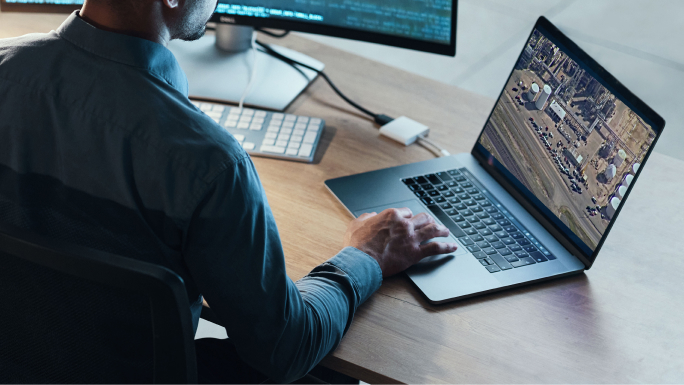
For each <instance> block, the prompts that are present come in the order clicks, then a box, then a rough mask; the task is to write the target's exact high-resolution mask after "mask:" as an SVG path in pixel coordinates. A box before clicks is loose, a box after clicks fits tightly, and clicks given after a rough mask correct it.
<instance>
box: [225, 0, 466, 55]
mask: <svg viewBox="0 0 684 385" xmlns="http://www.w3.org/2000/svg"><path fill="white" fill-rule="evenodd" d="M456 9H457V0H304V1H296V2H295V1H289V2H284V1H279V0H242V1H234V0H219V3H218V6H217V8H216V12H215V13H214V16H213V18H212V21H216V22H220V23H226V24H238V25H249V26H256V27H266V28H276V29H285V30H290V31H301V32H309V33H315V34H320V35H328V36H336V37H342V38H347V39H354V40H361V41H367V42H372V43H380V44H385V45H390V46H395V47H401V48H409V49H414V50H418V51H425V52H432V53H437V54H442V55H450V56H454V55H455V54H456Z"/></svg>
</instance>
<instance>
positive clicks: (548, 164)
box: [479, 30, 656, 250]
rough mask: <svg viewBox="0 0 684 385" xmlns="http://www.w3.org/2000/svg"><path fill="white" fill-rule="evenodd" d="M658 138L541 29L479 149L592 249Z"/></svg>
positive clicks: (504, 95) (532, 40)
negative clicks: (502, 166)
mask: <svg viewBox="0 0 684 385" xmlns="http://www.w3.org/2000/svg"><path fill="white" fill-rule="evenodd" d="M655 137H656V133H655V131H654V130H653V129H652V128H651V127H650V126H649V125H648V124H646V123H645V122H644V120H642V119H641V118H640V117H639V116H637V115H636V114H635V113H634V112H633V111H632V110H631V109H629V108H628V107H627V106H626V105H625V104H624V103H623V102H622V101H621V100H619V99H618V98H617V97H616V96H615V95H613V94H612V93H611V92H610V91H608V90H607V89H606V88H605V87H604V86H603V85H602V84H601V83H600V82H599V81H598V80H596V79H595V78H594V77H593V76H591V75H590V74H589V73H588V72H586V71H585V70H584V69H583V68H582V67H580V65H579V64H578V63H577V62H575V61H574V60H572V59H571V58H570V57H569V56H568V55H567V54H565V53H564V52H563V51H561V50H560V49H559V47H558V46H556V45H555V44H553V43H552V42H551V41H549V40H548V39H547V38H546V37H544V36H543V35H542V34H541V33H540V32H539V31H537V30H535V31H534V32H533V33H532V35H531V37H530V39H529V41H528V42H527V44H526V45H525V49H524V51H523V53H522V55H521V57H520V60H519V61H518V63H517V64H516V67H515V69H514V70H513V74H512V76H511V77H510V78H509V80H508V83H507V84H506V88H505V90H504V92H503V93H502V95H501V98H500V99H499V100H498V102H497V104H496V106H495V108H494V112H493V113H492V116H491V117H490V119H489V121H488V122H487V125H486V127H485V130H484V131H483V134H482V136H481V137H480V139H479V142H480V144H482V145H483V146H484V147H485V148H486V149H487V150H488V151H489V152H490V153H491V154H492V155H493V156H494V157H495V158H496V159H497V160H498V161H499V162H501V164H503V165H504V166H505V167H506V168H507V169H508V171H510V172H511V173H512V174H513V175H514V176H515V177H516V178H517V179H518V180H519V181H520V182H521V183H522V184H523V185H525V187H527V189H529V190H530V191H531V192H532V193H533V194H534V195H535V196H536V197H537V198H538V199H539V200H540V201H541V202H542V203H544V204H545V205H546V206H547V207H548V208H549V209H550V210H551V211H552V212H553V213H554V214H555V215H556V216H558V218H559V219H560V220H561V221H563V223H565V224H566V225H567V226H568V227H569V228H570V230H572V232H574V233H575V234H576V235H577V236H578V237H579V238H580V239H581V240H582V241H583V242H584V243H585V244H586V245H587V246H589V247H590V248H591V249H592V250H593V249H595V248H596V246H597V245H598V242H599V241H600V239H601V237H602V235H603V233H604V232H605V230H606V228H607V227H608V224H609V223H610V220H611V219H612V217H613V216H614V214H615V211H616V210H617V208H618V207H619V205H620V202H621V200H622V198H623V196H624V192H625V191H626V189H627V187H628V186H629V184H630V183H631V181H632V178H633V175H634V174H635V172H636V170H638V168H639V165H640V164H641V162H642V161H643V159H644V157H645V155H646V153H647V151H648V149H649V147H650V146H651V144H652V142H653V140H654V139H655Z"/></svg>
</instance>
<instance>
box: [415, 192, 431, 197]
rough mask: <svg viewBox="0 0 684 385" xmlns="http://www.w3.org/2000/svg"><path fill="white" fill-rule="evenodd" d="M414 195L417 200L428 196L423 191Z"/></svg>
mask: <svg viewBox="0 0 684 385" xmlns="http://www.w3.org/2000/svg"><path fill="white" fill-rule="evenodd" d="M414 194H416V196H417V197H418V198H423V197H426V196H428V195H427V193H426V192H425V191H416V192H415V193H414Z"/></svg>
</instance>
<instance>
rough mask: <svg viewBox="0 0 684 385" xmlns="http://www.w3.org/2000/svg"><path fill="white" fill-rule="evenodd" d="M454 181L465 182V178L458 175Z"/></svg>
mask: <svg viewBox="0 0 684 385" xmlns="http://www.w3.org/2000/svg"><path fill="white" fill-rule="evenodd" d="M454 180H456V181H457V182H465V181H466V178H465V177H464V176H462V175H459V176H455V177H454Z"/></svg>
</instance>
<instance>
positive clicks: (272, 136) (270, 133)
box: [264, 132, 278, 139]
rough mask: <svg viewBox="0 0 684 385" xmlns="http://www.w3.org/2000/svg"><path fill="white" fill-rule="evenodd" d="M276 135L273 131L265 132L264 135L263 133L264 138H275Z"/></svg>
mask: <svg viewBox="0 0 684 385" xmlns="http://www.w3.org/2000/svg"><path fill="white" fill-rule="evenodd" d="M277 137H278V134H275V133H273V132H267V133H266V135H264V138H266V139H275V138H277Z"/></svg>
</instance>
